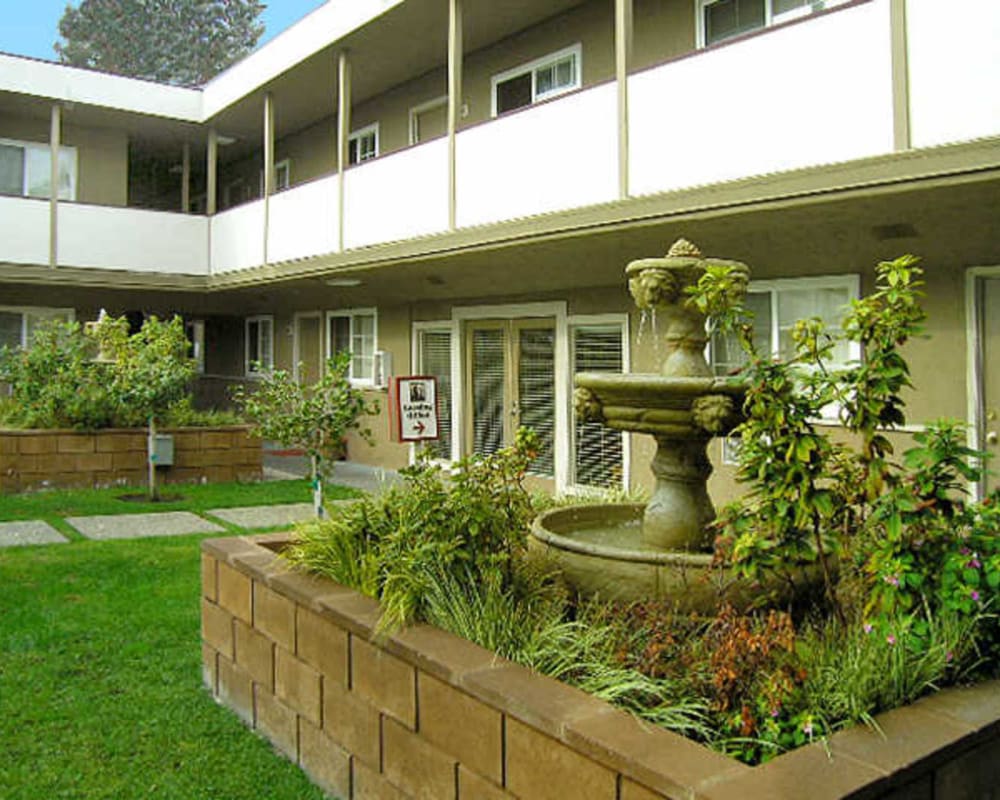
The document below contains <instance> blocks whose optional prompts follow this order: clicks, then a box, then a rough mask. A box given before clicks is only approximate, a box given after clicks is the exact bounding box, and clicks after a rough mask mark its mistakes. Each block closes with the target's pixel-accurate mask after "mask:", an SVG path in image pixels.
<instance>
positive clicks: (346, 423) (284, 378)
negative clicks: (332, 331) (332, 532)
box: [233, 353, 378, 518]
mask: <svg viewBox="0 0 1000 800" xmlns="http://www.w3.org/2000/svg"><path fill="white" fill-rule="evenodd" d="M350 364H351V357H350V354H349V353H341V354H339V355H337V356H335V357H333V358H331V359H330V360H329V361H328V362H327V365H326V370H325V371H324V372H323V374H322V375H321V376H320V377H319V380H317V381H316V382H315V383H312V384H302V383H299V382H298V381H297V380H295V378H294V377H293V376H292V375H291V373H289V372H287V371H286V370H280V369H279V370H273V371H271V372H264V373H263V374H262V377H261V380H260V383H259V385H258V386H257V387H255V389H254V390H252V391H247V389H246V388H245V387H243V386H237V387H236V388H235V390H234V391H233V399H234V401H235V402H236V404H237V406H238V407H239V408H240V410H241V411H242V413H243V414H244V415H245V416H246V418H247V419H249V420H250V421H252V422H253V423H254V424H255V425H256V428H255V430H254V433H255V435H257V436H261V437H264V438H266V439H272V440H274V441H276V442H280V443H281V444H282V445H284V446H286V447H300V448H302V449H303V450H305V452H306V454H307V455H308V456H309V461H310V464H311V471H312V487H313V506H314V508H315V510H316V516H317V517H319V518H322V517H323V515H324V510H323V477H324V475H325V473H326V471H327V465H328V464H330V463H332V461H333V459H334V457H335V455H336V454H337V453H338V452H339V450H340V448H341V445H342V441H343V438H344V434H345V433H347V432H348V431H352V430H354V431H357V432H358V433H359V434H360V436H361V437H362V438H363V439H365V440H366V441H368V442H369V443H370V442H371V441H372V436H371V431H370V430H368V429H367V428H365V427H363V426H362V424H361V422H360V417H362V416H364V415H366V414H377V413H378V404H376V403H369V402H367V401H366V400H365V396H364V394H363V393H362V392H361V390H359V389H356V388H355V387H353V386H352V385H351V382H350V380H349V378H348V373H349V370H350Z"/></svg>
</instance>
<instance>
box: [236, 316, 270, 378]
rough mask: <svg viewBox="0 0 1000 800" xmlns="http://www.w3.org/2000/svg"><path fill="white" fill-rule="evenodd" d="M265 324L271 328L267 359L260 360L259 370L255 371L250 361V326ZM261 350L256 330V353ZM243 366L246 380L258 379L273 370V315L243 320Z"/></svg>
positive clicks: (258, 333)
mask: <svg viewBox="0 0 1000 800" xmlns="http://www.w3.org/2000/svg"><path fill="white" fill-rule="evenodd" d="M265 322H266V323H267V324H268V325H270V327H271V336H270V338H269V341H268V344H269V347H268V352H267V359H266V361H265V359H263V358H262V359H260V362H261V368H260V369H256V368H255V367H254V364H252V363H251V361H250V325H251V324H253V323H257V324H258V326H259V325H260V324H261V323H265ZM262 350H263V349H262V348H261V346H260V330H259V328H258V332H257V352H258V354H261V353H262ZM243 364H244V372H245V374H246V376H247V377H248V378H259V377H260V376H261V375H266V374H267V373H269V372H271V371H273V370H274V315H273V314H255V315H253V316H251V317H245V318H244V320H243Z"/></svg>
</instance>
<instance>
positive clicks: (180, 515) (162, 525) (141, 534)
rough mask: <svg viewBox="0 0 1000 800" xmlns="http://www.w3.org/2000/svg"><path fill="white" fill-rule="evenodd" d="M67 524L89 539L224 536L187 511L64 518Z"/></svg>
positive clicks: (216, 527) (212, 525)
mask: <svg viewBox="0 0 1000 800" xmlns="http://www.w3.org/2000/svg"><path fill="white" fill-rule="evenodd" d="M66 521H67V522H68V523H69V524H70V525H72V526H73V527H74V528H76V529H77V530H78V531H80V533H82V534H83V535H84V536H86V537H87V538H88V539H100V540H105V539H144V538H147V537H150V536H183V535H185V534H188V533H225V528H222V527H221V526H219V525H216V524H215V523H214V522H209V521H208V520H207V519H202V518H201V517H199V516H198V515H197V514H192V513H191V512H190V511H163V512H156V513H152V514H108V515H103V516H93V517H67V518H66Z"/></svg>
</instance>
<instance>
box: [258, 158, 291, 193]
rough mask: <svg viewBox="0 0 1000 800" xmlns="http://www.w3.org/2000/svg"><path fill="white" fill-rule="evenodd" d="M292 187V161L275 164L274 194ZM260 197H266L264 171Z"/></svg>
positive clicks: (262, 171) (261, 172)
mask: <svg viewBox="0 0 1000 800" xmlns="http://www.w3.org/2000/svg"><path fill="white" fill-rule="evenodd" d="M291 185H292V159H290V158H283V159H281V161H275V162H274V192H275V194H277V193H278V192H283V191H284V190H285V189H288V188H289V187H290V186H291ZM260 196H261V197H263V196H264V170H261V171H260Z"/></svg>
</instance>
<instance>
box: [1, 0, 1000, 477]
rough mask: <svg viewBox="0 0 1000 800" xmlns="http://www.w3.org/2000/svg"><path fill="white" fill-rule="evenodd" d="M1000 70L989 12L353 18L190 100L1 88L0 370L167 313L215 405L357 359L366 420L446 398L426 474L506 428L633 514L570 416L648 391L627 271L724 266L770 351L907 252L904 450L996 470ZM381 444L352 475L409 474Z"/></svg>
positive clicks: (548, 463) (648, 11) (770, 3)
mask: <svg viewBox="0 0 1000 800" xmlns="http://www.w3.org/2000/svg"><path fill="white" fill-rule="evenodd" d="M998 40H1000V4H997V3H996V2H994V0H949V2H945V1H944V0H854V1H853V2H848V1H847V0H839V1H838V0H826V2H816V1H812V2H810V1H809V0H511V2H504V3H496V2H489V1H488V0H352V1H351V2H330V3H328V4H326V5H325V6H323V7H321V8H319V9H317V10H316V11H315V12H313V13H312V14H310V15H309V16H308V17H306V18H305V19H303V20H302V21H300V22H299V23H298V24H296V25H295V26H293V27H292V28H290V29H289V30H288V31H286V32H284V33H283V34H281V35H280V36H278V37H277V38H275V39H274V40H273V41H271V42H270V43H268V44H267V45H265V46H264V47H262V48H260V49H259V50H258V51H256V52H255V53H253V54H252V55H250V56H248V57H247V58H245V59H244V60H243V61H241V62H240V63H238V64H236V65H235V66H233V67H232V68H230V69H229V70H227V71H226V72H224V73H222V74H221V75H219V76H218V77H216V78H215V79H213V80H212V81H210V82H209V83H208V84H206V85H205V86H202V87H200V88H192V89H186V88H177V87H171V86H162V85H156V84H151V83H146V82H142V81H136V80H130V79H125V78H120V77H115V76H110V75H104V74H98V73H94V72H88V71H82V70H78V69H73V68H68V67H63V66H60V65H56V64H51V63H47V62H39V61H35V60H30V59H24V58H20V57H16V56H0V341H2V342H4V343H23V342H26V341H27V339H28V338H29V337H30V335H31V330H32V326H33V325H34V324H35V323H36V321H37V320H39V319H42V318H45V317H49V316H53V315H63V316H74V317H76V318H78V319H90V318H93V317H95V316H96V314H97V312H98V310H99V309H100V308H105V309H107V310H108V311H109V312H112V313H116V314H117V313H131V314H133V315H135V316H136V318H139V317H140V315H141V314H145V313H157V314H161V315H162V314H166V313H170V312H178V313H180V314H182V315H183V316H184V318H185V319H186V320H187V321H188V322H189V323H190V328H189V330H190V331H191V336H192V339H193V341H195V343H196V350H197V353H198V356H199V359H200V360H201V364H202V368H203V375H202V378H201V391H202V394H203V395H204V399H205V401H206V402H209V401H211V400H213V399H215V400H216V401H217V400H219V399H221V398H223V397H224V396H225V387H226V386H227V385H228V384H230V383H232V382H233V381H238V380H247V379H249V380H252V379H253V377H254V373H255V371H256V370H258V369H268V368H270V367H272V366H281V367H287V368H295V369H301V370H302V371H303V373H304V374H306V375H309V374H311V375H315V374H316V371H317V370H319V369H320V368H321V365H322V363H323V359H324V358H325V357H326V356H327V355H328V354H331V353H333V352H336V351H341V350H349V351H351V352H352V353H353V362H352V371H353V379H354V380H355V381H356V382H357V383H359V384H361V385H364V386H367V387H369V388H370V389H371V390H372V391H373V392H380V391H382V388H381V387H382V386H383V385H384V383H385V380H386V378H387V377H388V376H390V375H403V374H430V375H436V376H437V377H438V379H439V381H440V386H441V392H440V395H441V399H442V404H441V416H442V429H443V433H444V435H443V437H442V439H441V440H440V441H439V442H438V443H437V444H436V445H435V449H436V451H437V453H438V455H440V456H441V457H442V458H448V457H452V458H454V457H458V456H460V455H463V454H466V453H470V452H488V451H491V450H493V449H495V448H496V447H498V446H499V445H501V444H502V443H503V442H504V441H505V440H507V439H508V438H509V437H510V436H511V434H512V431H513V430H514V429H515V428H516V427H517V425H519V424H527V425H531V426H533V427H535V428H536V429H537V430H538V431H539V432H540V433H541V434H542V436H543V440H544V442H545V445H546V446H545V452H544V453H543V455H542V457H541V458H540V460H539V462H538V463H537V464H536V469H537V471H538V473H539V474H541V475H543V476H547V477H549V478H551V479H552V481H553V482H554V485H555V486H556V487H558V488H560V489H569V488H572V487H577V486H592V485H607V484H612V483H617V482H620V481H626V482H628V481H630V480H634V481H637V482H643V481H645V480H647V478H646V476H645V474H644V473H645V468H644V467H641V466H640V467H634V466H633V464H635V465H641V464H645V463H646V461H647V458H648V455H649V452H648V451H649V449H650V448H651V443H648V442H643V441H642V440H641V439H640V438H637V439H636V440H635V441H634V442H630V441H628V440H627V437H626V438H622V437H620V436H618V435H617V434H612V433H610V432H607V431H603V430H601V429H600V428H598V427H595V426H592V425H585V424H580V423H577V422H576V421H575V420H574V417H573V412H572V408H571V401H570V397H571V393H572V376H573V374H574V373H575V372H578V371H583V370H587V371H593V370H612V371H619V370H622V369H633V370H649V369H652V368H653V364H654V360H655V352H654V351H655V347H654V345H653V343H652V342H653V340H654V339H655V336H654V333H655V332H653V331H651V330H649V329H648V322H647V323H644V321H643V320H642V319H641V318H640V316H639V315H638V314H637V313H635V311H634V309H633V306H632V303H631V300H630V298H629V297H628V294H627V291H626V287H625V282H624V279H623V269H624V266H625V264H626V263H627V262H628V261H629V260H631V259H634V258H639V257H645V256H651V255H657V254H662V253H663V252H665V250H666V248H667V247H668V246H669V245H670V243H671V242H672V241H674V240H675V239H677V238H678V237H679V236H685V237H687V238H688V239H690V240H693V241H694V242H696V243H698V244H699V245H700V246H701V247H702V249H703V250H704V251H705V252H707V253H709V254H712V255H717V256H721V257H728V258H736V259H740V260H743V261H746V262H747V263H749V264H750V265H751V267H752V269H753V277H754V283H753V284H752V286H751V289H752V295H751V302H752V303H753V305H754V307H755V308H756V309H757V310H758V315H759V316H758V323H759V325H760V327H761V332H762V336H766V337H769V339H770V341H771V342H772V343H773V347H774V348H775V350H776V351H777V350H780V348H781V346H782V342H783V337H784V336H785V334H786V332H787V330H788V329H789V327H790V325H791V324H792V323H793V322H794V320H795V319H796V318H798V317H801V316H805V315H816V314H819V315H821V316H823V317H824V318H826V319H829V320H830V321H831V322H835V320H836V318H837V316H838V314H839V312H840V309H841V308H842V307H843V305H844V304H845V303H846V302H847V301H848V300H849V299H850V298H851V297H853V296H856V295H857V293H858V292H859V291H863V290H864V289H865V288H866V287H868V286H869V285H870V283H871V276H872V267H873V265H874V264H875V262H877V261H879V260H881V259H885V258H891V257H894V256H896V255H899V254H901V253H904V252H912V253H916V254H919V255H921V256H923V258H924V266H925V268H926V270H927V276H926V277H927V284H928V285H927V294H928V297H927V305H928V309H929V312H930V320H929V324H928V332H929V333H930V334H931V336H932V338H931V339H929V340H927V341H926V342H918V343H916V344H914V345H913V346H912V347H911V349H910V352H909V355H910V356H911V358H912V361H913V363H914V382H915V384H916V387H917V388H916V392H915V393H914V396H913V399H912V402H911V407H910V411H911V417H912V420H913V422H914V423H915V424H919V423H920V422H922V421H927V420H929V419H932V418H936V417H941V416H952V417H959V418H963V419H967V420H968V421H969V422H970V423H971V424H972V426H973V430H974V435H975V441H976V442H977V443H983V444H989V445H992V444H993V443H994V441H995V434H993V432H992V430H993V429H992V427H991V426H992V425H993V420H994V418H995V416H996V413H995V410H996V409H1000V378H998V377H997V372H998V371H1000V369H998V368H997V366H996V365H997V364H998V363H1000V355H998V353H997V352H995V349H996V348H997V347H1000V345H998V344H997V342H996V340H997V326H998V324H1000V323H998V322H997V320H998V319H1000V230H998V224H997V223H998V219H1000V88H998V87H1000V50H998V48H997V47H996V42H997V41H998ZM53 186H55V187H57V191H52V187H53ZM644 327H645V329H644ZM848 355H849V354H846V353H845V354H844V356H843V357H845V358H846V357H847V356H848ZM715 358H716V360H717V361H719V362H720V363H719V366H720V368H722V367H723V366H724V364H723V363H721V362H723V361H724V360H725V358H724V354H723V353H720V352H716V353H715ZM299 365H301V367H300V366H299ZM382 406H383V409H385V407H386V404H385V403H384V402H383V404H382ZM384 416H385V411H383V417H384ZM374 427H375V429H376V433H377V434H379V442H378V444H377V445H376V447H374V448H371V449H369V448H367V447H366V446H363V445H359V446H357V447H355V446H352V447H351V449H350V456H351V457H352V458H355V459H358V460H361V461H366V462H370V463H377V464H382V465H387V466H393V467H398V466H401V465H403V464H405V463H406V462H407V461H408V459H409V458H410V457H411V453H410V448H409V446H407V445H401V444H396V443H393V442H392V441H391V439H390V436H389V425H388V421H387V420H386V419H383V420H381V421H379V422H377V423H376V424H375V426H374ZM714 447H715V450H714V453H713V456H714V457H715V458H716V460H717V462H721V461H722V460H723V457H722V454H723V447H722V446H721V445H715V446H714ZM714 480H715V481H716V483H717V484H720V485H724V484H725V483H726V482H727V480H728V477H727V472H726V470H720V471H719V473H718V475H717V477H716V478H715V479H714ZM716 488H717V489H718V488H719V486H718V485H717V487H716Z"/></svg>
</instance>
